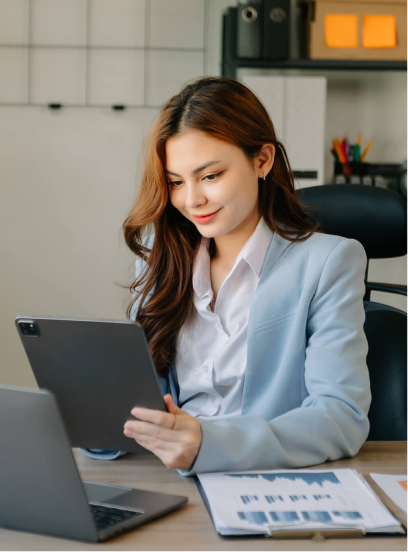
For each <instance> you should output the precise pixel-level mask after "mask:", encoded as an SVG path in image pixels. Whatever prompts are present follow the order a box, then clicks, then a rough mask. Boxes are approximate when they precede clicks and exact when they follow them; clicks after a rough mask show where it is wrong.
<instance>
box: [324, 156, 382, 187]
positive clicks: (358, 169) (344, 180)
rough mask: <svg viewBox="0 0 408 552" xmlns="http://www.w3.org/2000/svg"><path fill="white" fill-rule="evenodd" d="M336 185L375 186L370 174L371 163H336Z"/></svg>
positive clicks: (334, 178) (334, 180)
mask: <svg viewBox="0 0 408 552" xmlns="http://www.w3.org/2000/svg"><path fill="white" fill-rule="evenodd" d="M333 183H334V184H365V185H368V186H373V185H374V182H373V177H372V175H371V174H370V163H361V162H360V161H350V162H349V163H345V164H343V163H340V162H339V161H335V163H334V177H333Z"/></svg>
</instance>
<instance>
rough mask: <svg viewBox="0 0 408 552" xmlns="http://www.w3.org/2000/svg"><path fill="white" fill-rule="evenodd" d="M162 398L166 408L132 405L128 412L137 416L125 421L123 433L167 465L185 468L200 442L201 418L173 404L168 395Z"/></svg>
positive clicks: (187, 466) (194, 455)
mask: <svg viewBox="0 0 408 552" xmlns="http://www.w3.org/2000/svg"><path fill="white" fill-rule="evenodd" d="M164 402H165V403H166V407H167V410H168V412H161V411H160V410H151V409H150V408H133V410H132V411H131V413H132V414H133V416H135V417H136V418H138V420H135V421H127V422H126V423H125V427H124V431H123V433H124V434H125V435H126V436H127V437H132V438H133V439H134V440H135V441H136V442H137V443H139V445H142V447H144V448H146V449H148V450H150V451H151V452H153V454H155V455H156V456H158V457H159V458H160V460H161V461H162V462H163V464H164V465H165V466H167V467H168V468H171V469H178V470H187V471H188V470H189V469H190V468H191V467H192V465H193V464H194V460H195V459H196V456H197V454H198V451H199V449H200V446H201V441H202V435H201V426H200V422H198V421H197V420H196V419H195V418H194V417H193V416H191V415H190V414H188V413H187V412H185V411H184V410H181V408H179V407H178V406H176V405H175V404H174V402H173V399H172V397H171V395H169V394H167V395H165V396H164ZM139 420H140V421H139ZM142 420H143V421H142Z"/></svg>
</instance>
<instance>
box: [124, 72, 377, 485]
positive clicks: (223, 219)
mask: <svg viewBox="0 0 408 552" xmlns="http://www.w3.org/2000/svg"><path fill="white" fill-rule="evenodd" d="M148 225H153V226H154V233H153V234H151V235H150V236H148V237H147V238H145V239H144V240H143V239H142V234H143V233H144V231H145V230H146V229H147V228H148ZM124 234H125V239H126V243H127V245H128V246H129V247H130V249H131V250H132V251H133V252H134V253H135V254H136V280H135V282H134V283H133V285H132V286H131V289H132V290H133V291H134V298H133V300H132V303H131V304H130V305H129V308H128V311H127V315H128V317H130V318H131V319H137V320H138V321H139V322H140V323H141V325H142V326H143V328H144V331H145V333H146V337H147V339H148V342H149V346H150V350H151V353H152V356H153V360H154V362H155V366H156V369H157V371H158V374H159V375H160V376H161V378H162V379H161V383H162V386H163V391H164V393H166V394H165V397H164V398H165V402H166V405H167V409H168V412H167V413H164V412H159V411H154V410H149V409H142V408H135V409H134V410H132V414H133V415H134V416H135V417H136V418H138V420H135V421H131V422H127V423H126V424H125V427H124V433H125V435H127V436H128V437H129V438H133V439H135V440H136V441H137V442H138V443H139V444H141V445H142V446H143V447H145V448H146V449H148V450H150V451H152V452H153V453H154V454H156V455H157V456H158V457H159V458H160V459H161V460H162V461H163V463H164V464H165V465H166V466H167V467H169V468H175V469H177V470H178V471H179V473H180V474H182V475H193V474H195V473H200V472H209V471H224V470H225V471H227V470H251V469H273V468H294V467H303V466H308V465H313V464H320V463H322V462H325V461H326V460H335V459H337V458H341V457H344V456H353V455H355V454H356V453H357V452H358V450H359V449H360V447H361V445H362V444H363V442H364V441H365V439H366V437H367V435H368V430H369V423H368V419H367V412H368V408H369V405H370V400H371V395H370V387H369V378H368V371H367V366H366V355H367V350H368V347H367V341H366V338H365V334H364V331H363V323H364V319H365V315H364V308H363V296H364V291H365V286H364V274H365V268H366V256H365V252H364V249H363V247H362V246H361V244H360V243H359V242H357V241H356V240H350V239H346V238H342V237H340V236H330V235H326V234H323V233H321V232H319V231H318V230H317V228H316V226H314V225H313V224H312V223H311V222H310V221H309V220H308V218H307V216H306V215H305V213H304V212H303V210H302V208H301V205H300V204H299V201H298V200H297V196H296V194H295V190H294V182H293V174H292V172H291V169H290V166H289V161H288V159H287V156H286V152H285V149H284V147H283V145H282V144H281V143H280V142H279V141H278V140H277V139H276V135H275V131H274V127H273V124H272V122H271V120H270V118H269V116H268V113H267V111H266V109H265V108H264V106H263V105H262V103H261V102H260V101H259V99H258V98H257V97H256V96H255V95H254V94H253V93H252V92H251V91H250V90H249V89H248V88H247V87H245V86H244V85H243V84H242V83H240V82H239V81H237V80H235V79H232V78H229V77H220V78H216V77H204V78H200V79H198V80H196V81H195V82H193V83H191V84H188V85H187V86H185V87H184V89H183V90H182V91H181V92H180V93H179V94H177V95H176V96H174V97H172V98H171V99H170V100H169V101H168V102H167V104H166V105H165V106H164V108H163V109H162V111H161V113H160V114H159V117H158V119H157V120H156V122H155V123H154V125H153V126H152V128H151V130H150V133H149V135H148V141H147V151H146V165H145V172H144V175H143V178H142V182H141V186H140V190H139V194H138V197H137V200H136V203H135V206H134V207H133V209H132V211H131V213H130V215H129V216H128V218H127V219H126V221H125V223H124ZM117 455H120V453H117Z"/></svg>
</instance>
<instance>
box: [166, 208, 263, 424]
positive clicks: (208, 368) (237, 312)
mask: <svg viewBox="0 0 408 552" xmlns="http://www.w3.org/2000/svg"><path fill="white" fill-rule="evenodd" d="M272 236H273V231H272V230H270V228H269V227H268V226H267V225H266V223H265V221H264V219H263V217H261V219H260V221H259V223H258V225H257V227H256V229H255V231H254V233H253V234H252V236H251V237H250V238H249V239H248V241H247V242H246V243H245V245H244V246H243V248H242V249H241V251H240V252H239V254H238V256H237V258H236V260H235V263H234V266H233V267H232V269H231V271H230V273H229V274H228V276H227V277H226V278H225V280H224V281H223V283H222V285H221V287H220V289H219V292H218V295H217V300H216V303H215V309H214V312H212V311H211V308H210V303H211V301H212V298H213V295H214V294H213V290H212V287H211V274H210V255H209V251H208V249H209V244H210V239H209V238H204V237H203V238H202V240H201V245H200V248H199V251H198V253H197V256H196V259H195V263H194V268H193V288H194V305H195V314H194V317H193V320H192V321H191V322H190V323H189V324H185V325H184V326H183V328H182V329H181V330H180V332H179V335H178V338H177V344H176V358H175V366H176V370H177V378H178V381H179V385H180V395H179V402H180V407H181V408H182V409H183V410H185V411H186V412H188V413H189V414H191V415H192V416H194V417H196V418H208V417H210V418H211V420H215V419H220V418H224V417H229V416H239V415H240V414H241V408H242V392H243V385H244V377H245V369H246V361H247V327H248V317H249V308H250V305H251V302H252V297H253V293H254V291H255V289H256V286H257V285H258V282H259V276H260V273H261V270H262V265H263V263H264V260H265V256H266V253H267V250H268V248H269V245H270V243H271V240H272Z"/></svg>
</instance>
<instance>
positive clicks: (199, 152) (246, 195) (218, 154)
mask: <svg viewBox="0 0 408 552" xmlns="http://www.w3.org/2000/svg"><path fill="white" fill-rule="evenodd" d="M268 146H269V147H268ZM265 147H266V150H265V152H264V148H265ZM264 148H263V150H262V154H260V155H259V156H258V158H257V160H256V162H255V167H254V166H253V165H252V164H251V163H250V162H249V161H248V159H247V158H246V157H245V155H244V153H243V152H242V150H241V149H240V148H238V147H236V146H234V145H232V144H229V143H226V142H223V141H220V140H217V139H215V138H213V137H211V136H209V135H208V134H205V133H204V132H201V131H198V130H191V131H188V132H186V133H185V134H184V135H181V136H174V137H172V138H170V139H169V140H167V143H166V174H167V181H168V183H169V193H170V201H171V203H172V204H173V206H174V207H175V208H176V209H178V210H179V211H180V213H181V214H182V215H184V216H185V217H186V218H187V219H188V220H190V221H191V222H192V223H193V224H195V226H196V227H197V230H198V231H199V232H200V234H201V235H202V236H205V237H207V238H214V237H217V236H222V235H224V234H228V233H230V232H233V231H235V230H238V229H240V228H243V227H244V226H246V225H247V224H250V223H253V220H255V219H256V222H257V221H258V220H259V218H260V213H259V210H258V178H262V177H263V174H264V173H265V174H268V172H269V171H270V169H271V167H272V164H273V157H274V152H275V149H274V146H273V145H272V144H267V145H264ZM217 211H218V212H217ZM215 212H217V214H216V215H215V216H214V217H212V218H210V219H200V218H195V217H199V216H202V215H209V214H212V213H215Z"/></svg>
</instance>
